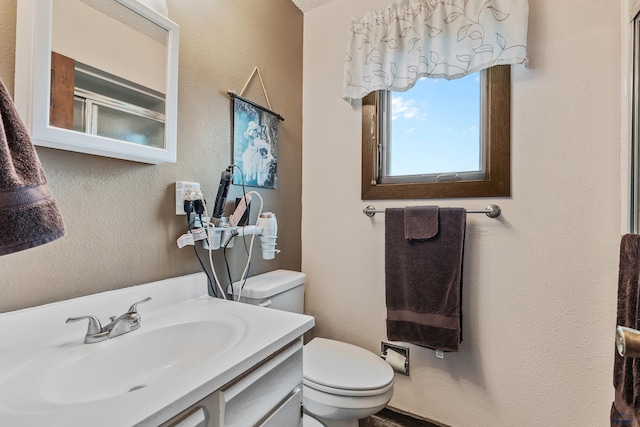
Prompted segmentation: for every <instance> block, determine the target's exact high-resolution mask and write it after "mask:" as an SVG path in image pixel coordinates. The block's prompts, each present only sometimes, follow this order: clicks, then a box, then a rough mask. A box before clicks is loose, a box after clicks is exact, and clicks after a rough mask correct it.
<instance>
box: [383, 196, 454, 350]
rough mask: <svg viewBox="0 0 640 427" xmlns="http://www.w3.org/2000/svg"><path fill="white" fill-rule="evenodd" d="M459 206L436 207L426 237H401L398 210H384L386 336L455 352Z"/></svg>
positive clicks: (401, 221) (400, 222)
mask: <svg viewBox="0 0 640 427" xmlns="http://www.w3.org/2000/svg"><path fill="white" fill-rule="evenodd" d="M466 221H467V215H466V211H465V210H464V209H462V208H440V209H439V224H440V225H439V231H438V234H437V235H435V236H434V237H432V238H431V239H429V240H406V239H405V238H404V209H401V208H396V209H386V210H385V285H386V299H387V337H388V338H389V339H390V340H392V341H404V342H408V343H412V344H416V345H420V346H423V347H429V348H434V349H440V350H445V351H458V345H459V343H460V342H461V341H462V335H461V332H462V331H461V325H462V323H461V316H462V310H461V302H462V300H461V295H462V293H461V290H462V258H463V249H464V234H465V226H466Z"/></svg>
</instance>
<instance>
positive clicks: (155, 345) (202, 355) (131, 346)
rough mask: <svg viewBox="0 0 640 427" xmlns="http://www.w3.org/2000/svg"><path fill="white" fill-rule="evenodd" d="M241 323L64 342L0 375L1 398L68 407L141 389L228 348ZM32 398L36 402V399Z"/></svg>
mask: <svg viewBox="0 0 640 427" xmlns="http://www.w3.org/2000/svg"><path fill="white" fill-rule="evenodd" d="M245 329H246V327H245V326H244V323H243V322H241V321H240V322H238V321H236V322H231V321H229V320H206V321H191V322H184V323H176V324H169V325H165V326H162V327H159V328H156V329H147V330H145V329H144V325H143V326H142V328H141V329H139V330H137V331H134V332H131V333H129V334H126V335H122V336H120V337H116V338H113V339H110V340H107V341H102V342H99V343H96V344H84V343H82V344H76V343H74V344H73V345H70V344H66V345H62V346H60V347H59V348H57V349H54V350H50V351H47V352H45V353H43V354H40V355H38V356H37V357H34V358H32V359H30V360H27V361H25V362H24V363H22V364H21V366H20V367H19V368H18V369H16V370H14V371H13V372H12V373H11V374H10V375H8V376H5V377H4V378H3V379H0V390H1V391H0V402H2V406H5V407H7V406H9V407H10V408H12V409H14V410H27V408H26V407H24V406H29V407H31V409H33V404H34V403H38V404H43V405H44V406H42V407H43V408H46V407H47V406H51V405H54V406H57V405H71V404H77V403H84V402H92V401H98V400H104V399H109V398H113V397H117V396H121V395H125V394H129V393H135V392H136V391H138V390H144V389H147V388H150V387H153V386H154V385H156V384H159V383H162V382H163V381H165V380H167V379H171V378H174V377H176V376H179V375H181V374H184V373H185V372H187V371H189V370H192V369H194V368H198V366H200V365H201V364H203V363H205V362H210V361H211V360H212V359H215V358H218V357H220V356H222V355H223V354H224V353H226V352H228V351H229V350H232V349H233V347H234V346H235V345H237V343H238V342H240V340H241V339H242V338H243V336H244V334H245ZM34 400H35V402H34Z"/></svg>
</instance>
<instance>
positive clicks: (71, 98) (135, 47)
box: [14, 0, 179, 164]
mask: <svg viewBox="0 0 640 427" xmlns="http://www.w3.org/2000/svg"><path fill="white" fill-rule="evenodd" d="M178 31H179V28H178V25H177V24H175V23H174V22H172V21H170V20H169V19H167V18H166V17H164V16H163V15H161V14H159V13H158V12H156V11H155V10H153V9H151V8H149V7H148V6H146V5H144V4H142V3H140V2H139V1H137V0H20V1H19V2H18V11H17V31H16V76H15V95H14V100H15V104H16V108H17V109H18V112H19V113H20V115H21V117H22V119H23V121H24V122H25V125H26V126H27V129H28V130H29V133H30V135H31V138H32V141H33V143H34V144H35V145H40V146H44V147H50V148H57V149H62V150H69V151H77V152H81V153H88V154H94V155H99V156H107V157H114V158H118V159H125V160H131V161H138V162H144V163H152V164H157V163H162V162H175V161H176V145H177V143H176V135H177V133H176V121H177V80H178Z"/></svg>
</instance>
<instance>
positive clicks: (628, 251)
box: [610, 234, 640, 427]
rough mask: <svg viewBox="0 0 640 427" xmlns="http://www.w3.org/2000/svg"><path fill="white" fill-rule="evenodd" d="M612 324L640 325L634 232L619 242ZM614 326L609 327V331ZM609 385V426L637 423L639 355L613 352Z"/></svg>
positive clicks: (639, 242)
mask: <svg viewBox="0 0 640 427" xmlns="http://www.w3.org/2000/svg"><path fill="white" fill-rule="evenodd" d="M616 325H620V326H626V327H629V328H633V329H638V328H640V235H637V234H626V235H624V236H623V237H622V240H621V242H620V262H619V267H618V310H617V317H616ZM614 326H615V325H614ZM614 330H615V328H612V332H613V331H614ZM612 341H613V340H612ZM612 343H613V342H612ZM613 387H614V403H613V404H612V405H611V414H610V418H611V426H620V427H637V426H638V425H640V358H631V357H622V356H620V355H619V354H618V353H617V352H615V355H614V367H613Z"/></svg>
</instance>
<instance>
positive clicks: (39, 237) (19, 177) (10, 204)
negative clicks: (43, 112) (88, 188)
mask: <svg viewBox="0 0 640 427" xmlns="http://www.w3.org/2000/svg"><path fill="white" fill-rule="evenodd" d="M0 119H1V120H0V255H6V254H10V253H13V252H18V251H21V250H24V249H28V248H32V247H34V246H39V245H42V244H44V243H48V242H51V241H52V240H55V239H58V238H60V237H62V236H64V234H65V228H64V222H63V220H62V215H61V214H60V211H59V209H58V205H57V204H56V202H55V200H54V199H53V197H52V196H51V192H50V191H49V187H48V185H47V178H46V177H45V174H44V171H43V170H42V166H41V164H40V160H39V159H38V155H37V154H36V151H35V148H34V147H33V144H32V143H31V139H30V138H29V134H28V133H27V130H26V129H25V127H24V125H23V124H22V121H21V120H20V117H19V116H18V113H17V112H16V110H15V107H14V105H13V101H12V100H11V97H10V96H9V93H8V92H7V89H6V88H5V87H4V84H3V83H2V82H0Z"/></svg>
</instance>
